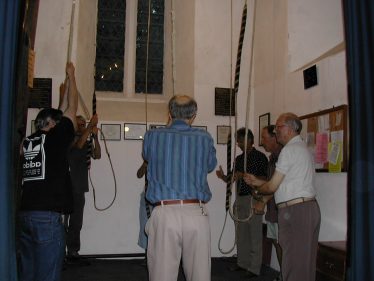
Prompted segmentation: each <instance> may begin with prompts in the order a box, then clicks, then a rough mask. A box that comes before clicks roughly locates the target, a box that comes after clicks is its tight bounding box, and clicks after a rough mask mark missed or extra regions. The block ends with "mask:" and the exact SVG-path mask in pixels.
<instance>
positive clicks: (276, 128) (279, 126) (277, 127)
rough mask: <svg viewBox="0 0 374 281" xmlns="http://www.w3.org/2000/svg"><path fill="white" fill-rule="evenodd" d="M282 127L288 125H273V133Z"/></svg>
mask: <svg viewBox="0 0 374 281" xmlns="http://www.w3.org/2000/svg"><path fill="white" fill-rule="evenodd" d="M283 127H288V125H287V124H282V125H275V130H274V133H275V132H276V131H277V130H280V129H281V128H283Z"/></svg>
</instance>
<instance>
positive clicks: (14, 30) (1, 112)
mask: <svg viewBox="0 0 374 281" xmlns="http://www.w3.org/2000/svg"><path fill="white" fill-rule="evenodd" d="M19 11H20V1H19V0H1V1H0V42H1V43H0V69H1V71H0V132H1V133H0V280H4V281H5V280H6V281H15V280H17V268H16V251H15V224H14V204H13V203H14V196H15V190H14V186H13V183H14V173H13V172H14V171H13V167H14V162H13V161H14V159H13V157H12V156H13V146H12V141H13V137H12V136H13V133H12V132H13V129H12V122H13V118H12V116H13V112H12V108H14V107H13V102H14V96H15V73H16V58H17V37H18V27H19Z"/></svg>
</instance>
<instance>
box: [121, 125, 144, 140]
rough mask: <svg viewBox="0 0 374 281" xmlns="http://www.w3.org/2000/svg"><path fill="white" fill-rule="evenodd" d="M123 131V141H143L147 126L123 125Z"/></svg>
mask: <svg viewBox="0 0 374 281" xmlns="http://www.w3.org/2000/svg"><path fill="white" fill-rule="evenodd" d="M124 131H125V132H124V138H125V140H143V138H144V134H145V132H146V131H147V124H140V123H125V124H124Z"/></svg>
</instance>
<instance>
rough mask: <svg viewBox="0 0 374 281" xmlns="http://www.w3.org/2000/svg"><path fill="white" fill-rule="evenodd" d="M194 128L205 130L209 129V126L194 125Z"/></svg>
mask: <svg viewBox="0 0 374 281" xmlns="http://www.w3.org/2000/svg"><path fill="white" fill-rule="evenodd" d="M192 128H197V129H202V130H204V131H208V128H207V127H206V126H192Z"/></svg>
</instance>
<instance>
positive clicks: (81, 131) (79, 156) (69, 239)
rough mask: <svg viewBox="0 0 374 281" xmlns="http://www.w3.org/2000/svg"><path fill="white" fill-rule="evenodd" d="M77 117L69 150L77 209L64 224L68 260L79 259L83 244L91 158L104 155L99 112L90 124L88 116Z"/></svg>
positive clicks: (67, 217)
mask: <svg viewBox="0 0 374 281" xmlns="http://www.w3.org/2000/svg"><path fill="white" fill-rule="evenodd" d="M76 120H77V127H78V128H77V131H76V133H75V139H74V143H73V145H72V147H71V149H70V150H69V154H68V160H69V166H70V176H71V183H72V186H73V198H74V211H73V213H72V214H70V215H69V216H66V217H65V220H66V221H65V225H66V224H67V235H66V248H67V258H68V261H76V260H77V258H79V253H78V252H79V250H80V247H81V239H80V233H81V229H82V224H83V211H84V205H85V201H86V199H85V193H86V192H88V170H89V169H90V165H91V158H93V159H100V158H101V147H100V143H99V139H98V128H97V123H98V116H97V114H95V115H93V116H92V117H91V120H90V122H89V123H88V125H87V126H86V120H85V119H84V118H83V117H82V116H80V115H79V116H77V117H76Z"/></svg>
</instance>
